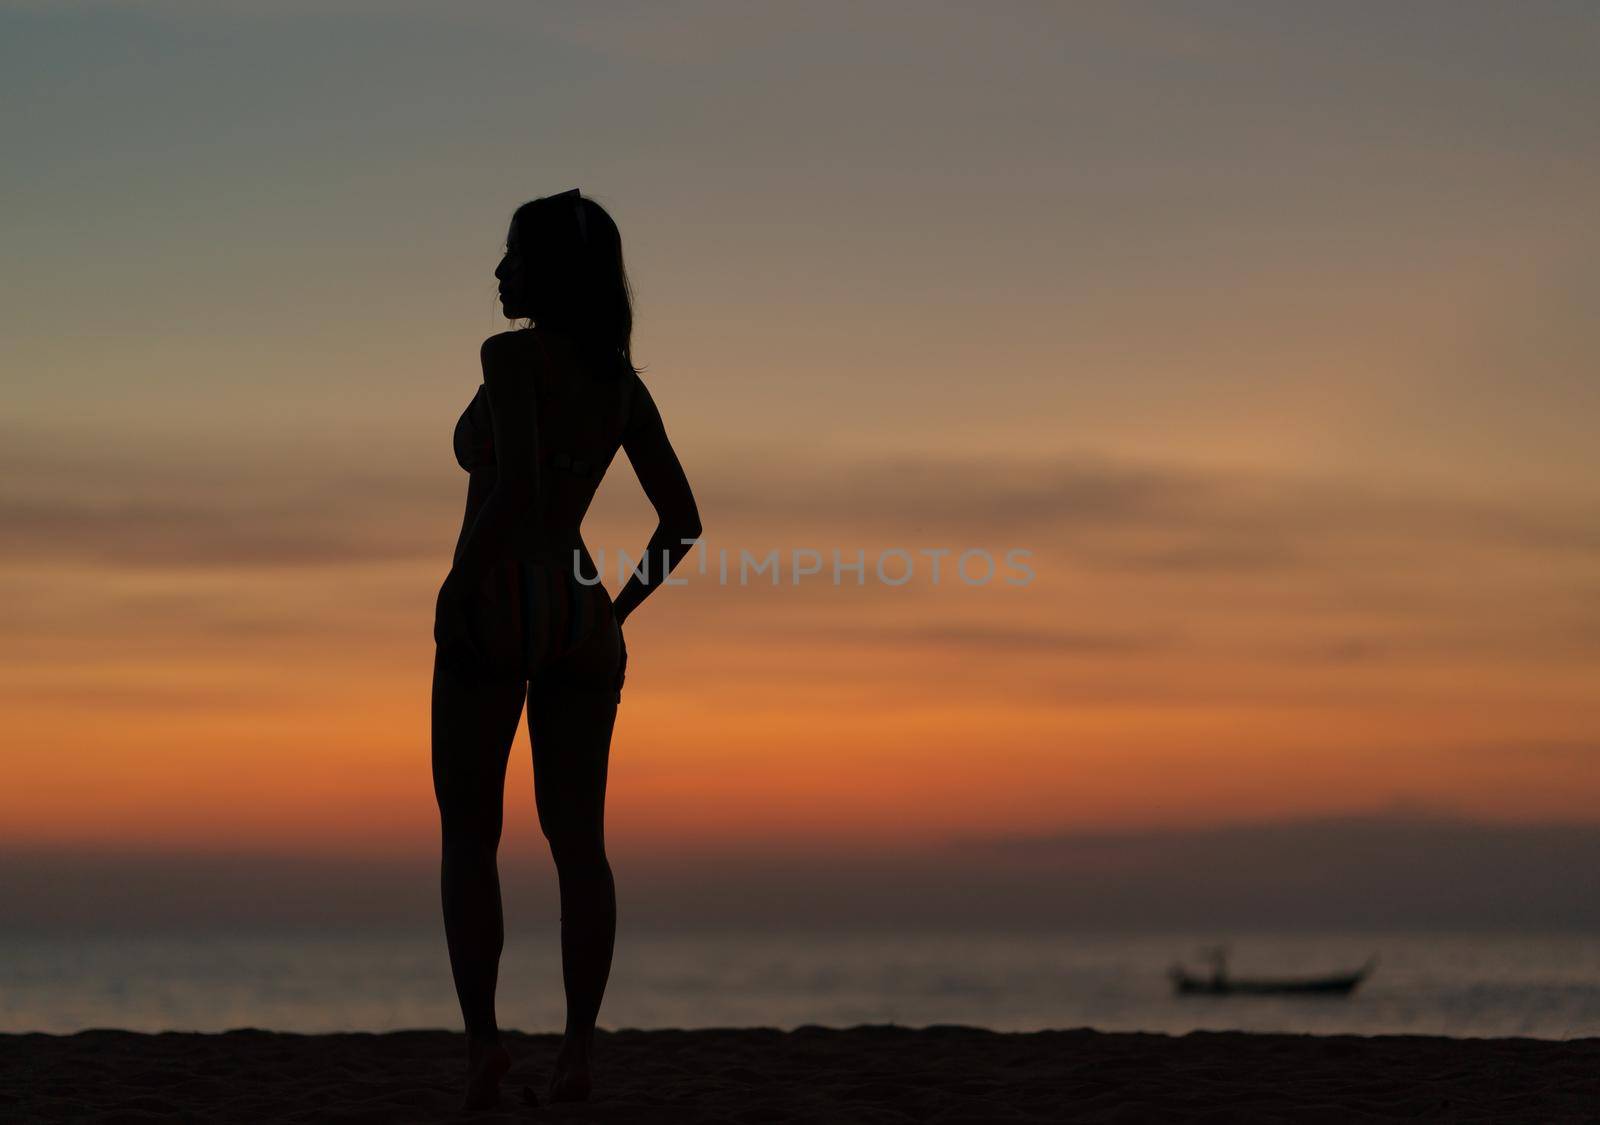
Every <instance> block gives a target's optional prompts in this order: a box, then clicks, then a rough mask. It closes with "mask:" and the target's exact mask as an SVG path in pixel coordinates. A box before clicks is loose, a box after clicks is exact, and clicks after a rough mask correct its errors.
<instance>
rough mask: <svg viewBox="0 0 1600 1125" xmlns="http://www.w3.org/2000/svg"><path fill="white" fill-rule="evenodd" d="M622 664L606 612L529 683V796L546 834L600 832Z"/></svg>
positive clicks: (615, 633)
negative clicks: (579, 640) (580, 639)
mask: <svg viewBox="0 0 1600 1125" xmlns="http://www.w3.org/2000/svg"><path fill="white" fill-rule="evenodd" d="M620 662H621V636H620V633H619V631H618V629H617V623H616V619H615V618H614V617H612V616H611V615H610V614H609V613H607V614H606V615H605V616H604V617H603V618H602V619H601V620H600V621H599V622H598V623H597V624H596V625H595V627H594V629H593V630H592V632H591V634H590V636H588V637H587V638H585V640H584V641H583V643H582V644H580V645H579V646H578V648H576V649H574V650H573V651H572V652H571V653H569V654H568V655H567V656H566V657H564V658H563V659H562V660H560V661H558V662H557V663H556V664H555V665H554V666H552V667H551V668H550V669H548V670H547V671H546V672H545V673H544V674H541V675H540V676H538V677H537V678H535V679H534V680H533V681H532V682H531V683H530V684H529V686H528V733H529V734H530V735H531V736H532V740H533V787H534V798H535V802H536V803H537V805H538V808H539V824H540V826H541V827H542V828H543V829H544V832H545V835H546V836H549V837H552V838H554V837H556V836H558V835H568V836H573V835H584V836H587V835H590V834H593V838H594V839H596V840H598V839H600V838H601V835H602V833H603V826H604V817H605V796H606V770H607V766H608V763H609V761H610V756H611V732H612V728H613V727H614V725H615V724H616V719H617V683H616V681H617V671H618V665H619V664H620Z"/></svg>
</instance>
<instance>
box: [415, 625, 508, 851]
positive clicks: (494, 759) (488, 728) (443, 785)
mask: <svg viewBox="0 0 1600 1125" xmlns="http://www.w3.org/2000/svg"><path fill="white" fill-rule="evenodd" d="M524 687H525V684H524V681H522V680H521V679H520V678H515V677H497V678H484V677H479V676H474V675H472V674H471V673H469V672H465V671H462V670H460V669H459V668H457V667H455V666H453V665H452V663H451V662H450V661H448V660H444V659H440V657H439V656H438V655H437V654H436V655H435V657H434V664H433V788H434V794H435V796H436V797H437V798H438V801H439V808H440V811H441V812H442V813H443V814H444V815H445V817H446V820H447V821H448V820H449V819H450V817H451V815H452V814H458V815H464V816H469V817H472V818H473V819H474V820H475V821H477V822H478V823H479V826H481V827H483V828H486V829H493V831H494V835H495V836H496V837H498V835H499V823H500V809H501V803H502V799H503V795H504V791H505V776H506V759H507V758H508V757H509V755H510V753H511V744H512V742H513V741H514V740H515V739H516V736H517V722H518V720H520V719H521V717H522V699H523V690H524Z"/></svg>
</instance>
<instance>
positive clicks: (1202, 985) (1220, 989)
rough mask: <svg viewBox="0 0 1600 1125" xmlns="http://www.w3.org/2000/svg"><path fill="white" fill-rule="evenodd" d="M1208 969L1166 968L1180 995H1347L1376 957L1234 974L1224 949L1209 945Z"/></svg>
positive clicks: (1368, 972) (1354, 987) (1371, 968)
mask: <svg viewBox="0 0 1600 1125" xmlns="http://www.w3.org/2000/svg"><path fill="white" fill-rule="evenodd" d="M1207 957H1208V959H1209V960H1210V961H1211V972H1210V973H1209V974H1205V973H1191V972H1190V971H1189V970H1188V969H1186V968H1185V967H1184V966H1183V965H1182V964H1176V965H1173V966H1172V967H1171V968H1170V969H1168V970H1167V976H1168V977H1169V978H1171V980H1172V987H1173V989H1174V991H1176V992H1177V993H1178V994H1179V995H1180V996H1183V995H1191V996H1193V995H1202V996H1284V995H1308V994H1309V995H1317V996H1348V995H1350V993H1352V992H1354V991H1355V989H1356V986H1357V985H1359V984H1360V983H1361V982H1362V981H1364V980H1366V979H1367V977H1368V976H1369V975H1371V973H1372V970H1373V969H1374V968H1375V967H1376V966H1377V964H1378V959H1377V958H1376V957H1369V958H1368V959H1367V962H1366V964H1364V965H1362V966H1361V967H1360V968H1359V969H1352V970H1349V971H1347V972H1341V973H1328V974H1326V975H1323V976H1313V977H1234V976H1230V975H1229V974H1228V953H1227V950H1225V949H1220V948H1219V949H1213V950H1209V951H1208V953H1207Z"/></svg>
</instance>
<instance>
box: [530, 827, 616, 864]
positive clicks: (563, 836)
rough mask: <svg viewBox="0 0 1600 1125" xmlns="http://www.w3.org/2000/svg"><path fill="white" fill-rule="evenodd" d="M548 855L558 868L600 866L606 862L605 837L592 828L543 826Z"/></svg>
mask: <svg viewBox="0 0 1600 1125" xmlns="http://www.w3.org/2000/svg"><path fill="white" fill-rule="evenodd" d="M543 827H544V838H545V840H546V841H548V842H549V844H550V855H551V858H553V859H554V860H555V861H556V865H557V866H559V867H565V866H569V865H570V866H600V865H603V864H605V862H606V842H605V837H604V836H603V835H602V834H601V833H600V832H598V831H596V830H595V829H593V828H587V827H573V826H568V825H555V826H543Z"/></svg>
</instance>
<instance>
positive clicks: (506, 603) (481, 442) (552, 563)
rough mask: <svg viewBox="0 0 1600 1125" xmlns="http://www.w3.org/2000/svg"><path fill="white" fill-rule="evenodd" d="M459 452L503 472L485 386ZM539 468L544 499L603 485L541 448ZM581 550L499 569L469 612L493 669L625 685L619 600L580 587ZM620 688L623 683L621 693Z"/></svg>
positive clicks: (473, 464)
mask: <svg viewBox="0 0 1600 1125" xmlns="http://www.w3.org/2000/svg"><path fill="white" fill-rule="evenodd" d="M540 346H541V348H542V347H543V343H542V342H541V343H540ZM548 362H549V361H548V357H547V358H546V363H547V365H548ZM619 432H620V426H619ZM541 437H543V434H541ZM454 445H455V455H456V463H457V464H459V465H460V466H461V467H462V468H463V469H465V470H466V471H467V472H469V473H470V472H473V471H475V470H478V469H484V468H492V467H493V466H494V464H495V457H494V429H493V421H492V419H491V417H490V413H489V399H488V393H487V391H486V390H485V388H484V387H483V385H482V384H480V385H479V387H478V392H477V394H475V395H474V396H473V398H472V401H471V402H470V403H468V405H467V408H466V410H464V411H462V413H461V418H460V419H459V420H458V421H457V422H456V429H455V435H454ZM539 468H540V477H541V482H542V484H541V491H548V490H549V489H550V487H551V486H552V485H553V484H554V480H553V477H554V476H555V475H556V474H564V475H568V476H571V477H579V478H585V479H594V483H595V484H596V485H597V484H598V479H597V478H598V475H599V473H602V472H604V469H605V466H598V467H597V466H595V465H593V464H591V463H590V462H588V461H586V460H584V459H582V458H577V457H573V456H572V455H571V454H570V453H566V452H562V451H552V450H549V449H547V448H545V447H544V443H543V442H542V441H541V451H540V466H539ZM597 469H598V472H597ZM576 546H577V544H576V536H574V543H573V544H572V545H570V546H566V547H564V548H549V549H546V550H543V551H540V552H538V553H537V554H536V555H535V556H534V557H533V558H523V559H521V560H515V559H508V560H506V561H505V562H504V563H502V564H500V565H498V566H496V567H495V568H494V569H493V571H492V572H491V574H490V576H489V577H488V578H487V579H486V580H485V582H484V584H483V586H482V587H481V589H480V590H479V591H478V595H479V596H478V597H477V598H475V599H473V604H472V605H471V606H469V607H468V612H469V620H470V622H471V624H470V626H469V629H468V634H469V636H470V637H471V638H472V647H473V648H474V650H476V653H477V655H478V656H479V658H480V660H481V661H482V662H483V663H484V664H485V665H486V666H489V667H493V668H496V669H503V668H505V667H506V666H507V665H509V664H510V663H511V662H512V660H513V659H516V660H517V661H518V662H519V663H520V668H519V671H520V672H521V674H522V675H523V676H524V677H526V678H527V679H529V680H538V681H541V682H550V683H556V682H560V683H562V684H564V685H567V686H584V684H583V681H591V680H595V679H597V678H600V677H609V678H611V679H613V680H615V679H617V677H618V673H619V669H618V668H617V667H616V664H617V661H618V659H619V656H618V653H619V651H620V639H619V638H617V637H616V636H615V634H616V633H617V626H616V619H615V617H614V616H613V614H612V608H611V597H610V595H609V594H608V593H607V592H606V589H605V587H604V586H603V585H601V584H600V582H599V581H598V576H597V575H594V574H592V573H588V572H585V574H584V578H585V579H593V580H594V581H593V583H592V584H591V585H585V584H584V582H581V581H579V579H578V560H577V558H575V557H574V554H575V551H576ZM509 622H515V623H516V625H517V637H516V640H515V642H514V644H513V643H512V642H511V639H510V638H509V637H507V636H506V635H505V632H504V630H505V627H506V624H507V623H509ZM494 639H498V640H499V641H500V642H501V643H499V644H495V643H493V640H494ZM486 642H487V643H486ZM508 646H509V647H511V648H514V650H515V653H516V656H515V658H513V657H512V655H511V653H509V652H508V651H507V649H508ZM620 686H621V685H620V681H619V682H617V688H618V690H619V692H620Z"/></svg>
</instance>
